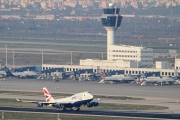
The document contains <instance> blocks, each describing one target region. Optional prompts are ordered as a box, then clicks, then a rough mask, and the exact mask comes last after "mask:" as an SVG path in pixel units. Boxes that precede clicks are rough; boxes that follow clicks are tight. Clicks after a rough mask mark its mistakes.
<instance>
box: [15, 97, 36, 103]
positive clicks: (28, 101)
mask: <svg viewBox="0 0 180 120" xmlns="http://www.w3.org/2000/svg"><path fill="white" fill-rule="evenodd" d="M16 101H18V102H26V103H36V104H37V103H39V101H27V100H20V99H18V98H16Z"/></svg>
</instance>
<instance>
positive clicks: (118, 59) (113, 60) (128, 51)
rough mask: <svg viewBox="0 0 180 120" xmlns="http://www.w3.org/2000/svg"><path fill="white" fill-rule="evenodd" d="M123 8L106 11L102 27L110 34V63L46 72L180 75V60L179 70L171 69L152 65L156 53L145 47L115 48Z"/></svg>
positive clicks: (84, 62) (47, 66)
mask: <svg viewBox="0 0 180 120" xmlns="http://www.w3.org/2000/svg"><path fill="white" fill-rule="evenodd" d="M119 13H120V8H118V7H115V6H114V5H113V4H112V3H110V4H109V7H108V8H104V9H103V15H102V17H101V21H102V25H103V27H104V28H105V29H106V30H107V60H98V59H86V60H80V65H52V64H43V65H42V68H43V70H46V69H51V68H64V70H65V71H66V72H70V71H76V70H83V69H93V72H96V73H98V72H102V71H103V72H109V71H115V70H124V71H125V72H124V74H125V75H129V74H131V75H137V74H141V73H147V72H160V75H161V76H178V75H180V70H179V69H180V60H177V61H176V63H175V68H176V69H169V67H168V66H169V63H168V62H161V61H158V62H157V63H156V64H155V67H154V65H153V49H151V48H146V47H143V46H141V45H140V46H129V45H116V44H115V43H114V41H115V36H114V34H115V31H116V30H117V28H118V27H120V25H121V21H122V16H121V15H120V14H119Z"/></svg>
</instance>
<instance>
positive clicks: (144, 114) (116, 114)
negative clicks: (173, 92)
mask: <svg viewBox="0 0 180 120" xmlns="http://www.w3.org/2000/svg"><path fill="white" fill-rule="evenodd" d="M0 111H3V112H5V111H11V112H12V111H13V112H29V113H53V114H67V115H87V116H91V115H92V116H109V117H127V116H128V117H138V118H156V119H176V120H177V119H179V118H180V114H173V113H161V112H149V111H148V112H147V111H146V112H144V111H122V110H121V111H106V110H81V111H62V110H58V109H45V108H15V107H0Z"/></svg>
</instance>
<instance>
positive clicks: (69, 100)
mask: <svg viewBox="0 0 180 120" xmlns="http://www.w3.org/2000/svg"><path fill="white" fill-rule="evenodd" d="M43 92H44V96H45V98H46V101H45V102H39V101H25V100H19V99H17V98H16V100H17V101H18V102H29V103H36V104H37V106H38V107H43V106H52V107H55V108H61V109H62V110H63V111H66V110H73V108H76V110H77V111H79V110H80V107H81V105H84V106H85V105H86V106H87V107H93V106H98V105H99V101H100V99H99V98H98V101H93V98H94V97H93V95H92V94H90V92H81V93H77V94H74V95H72V96H70V97H66V98H60V99H54V98H53V97H52V96H51V94H50V92H49V91H48V90H47V88H46V87H43Z"/></svg>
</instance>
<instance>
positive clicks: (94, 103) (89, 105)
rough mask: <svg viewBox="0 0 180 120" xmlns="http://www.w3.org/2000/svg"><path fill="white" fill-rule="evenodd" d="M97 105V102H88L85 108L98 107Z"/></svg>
mask: <svg viewBox="0 0 180 120" xmlns="http://www.w3.org/2000/svg"><path fill="white" fill-rule="evenodd" d="M98 105H99V103H98V102H90V103H87V107H92V106H98Z"/></svg>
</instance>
